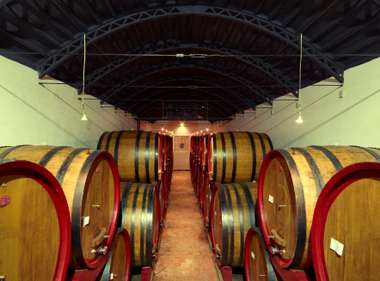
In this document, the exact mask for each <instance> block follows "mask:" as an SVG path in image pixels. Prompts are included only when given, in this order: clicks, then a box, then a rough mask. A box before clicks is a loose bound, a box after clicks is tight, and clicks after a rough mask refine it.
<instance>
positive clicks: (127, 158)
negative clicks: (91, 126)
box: [98, 131, 173, 218]
mask: <svg viewBox="0 0 380 281" xmlns="http://www.w3.org/2000/svg"><path fill="white" fill-rule="evenodd" d="M98 149H99V150H104V151H107V152H109V153H110V154H111V155H112V156H113V157H114V159H115V161H116V163H117V167H118V170H119V175H120V181H121V182H122V183H123V185H125V183H148V184H154V183H159V184H160V188H159V189H160V201H162V202H161V214H162V217H163V218H164V217H165V215H166V210H167V207H168V198H169V192H170V186H171V178H172V172H173V138H172V137H171V136H169V135H165V134H160V133H154V132H145V131H119V132H105V133H103V134H102V135H101V137H100V139H99V142H98Z"/></svg>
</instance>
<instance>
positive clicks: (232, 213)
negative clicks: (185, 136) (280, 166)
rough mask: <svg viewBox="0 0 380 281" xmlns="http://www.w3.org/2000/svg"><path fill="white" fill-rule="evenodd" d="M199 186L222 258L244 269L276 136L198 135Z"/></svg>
mask: <svg viewBox="0 0 380 281" xmlns="http://www.w3.org/2000/svg"><path fill="white" fill-rule="evenodd" d="M191 147H192V149H191V156H190V166H191V171H192V172H191V173H192V181H193V186H194V190H195V192H196V194H197V197H198V199H199V205H200V207H201V210H202V214H203V217H204V222H205V225H206V227H207V228H208V230H209V234H210V240H211V243H212V248H213V251H214V253H215V257H216V259H217V262H218V264H219V265H220V266H221V267H225V266H229V267H231V268H234V269H238V270H239V269H241V268H242V267H243V264H244V244H245V237H246V234H247V233H248V231H249V229H250V228H251V227H255V226H256V225H257V215H256V199H257V182H256V180H257V177H258V174H259V171H260V168H261V163H262V161H263V159H264V157H265V155H266V154H267V153H269V152H270V151H271V150H272V143H271V140H270V138H269V137H268V136H267V135H265V134H260V133H251V132H226V133H217V134H205V135H201V136H193V137H192V141H191Z"/></svg>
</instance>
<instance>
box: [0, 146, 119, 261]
mask: <svg viewBox="0 0 380 281" xmlns="http://www.w3.org/2000/svg"><path fill="white" fill-rule="evenodd" d="M0 159H17V160H28V161H31V162H34V163H37V164H39V165H41V166H44V167H45V168H46V169H47V170H49V171H50V172H51V173H52V174H53V175H54V176H55V177H56V178H57V180H58V181H59V182H60V184H61V186H62V189H63V191H64V193H65V197H66V200H67V203H68V205H69V209H70V214H71V224H72V239H73V241H72V255H73V259H72V266H73V267H76V268H98V266H100V265H102V264H103V263H104V262H105V260H104V257H103V256H104V255H105V254H106V253H107V251H106V250H107V248H109V247H110V246H111V244H112V240H113V237H114V235H115V232H116V223H117V215H118V210H119V204H120V203H119V202H120V191H119V181H118V173H117V168H116V165H115V162H114V161H113V159H112V157H111V155H110V154H109V153H106V152H100V151H91V150H89V149H87V148H77V149H74V148H71V147H52V146H30V145H26V146H15V147H8V148H7V149H5V150H3V151H2V153H1V154H0Z"/></svg>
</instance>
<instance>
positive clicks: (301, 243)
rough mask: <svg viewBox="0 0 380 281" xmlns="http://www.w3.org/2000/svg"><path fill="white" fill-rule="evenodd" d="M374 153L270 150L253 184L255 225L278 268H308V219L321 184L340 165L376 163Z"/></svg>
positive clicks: (316, 148) (351, 149)
mask: <svg viewBox="0 0 380 281" xmlns="http://www.w3.org/2000/svg"><path fill="white" fill-rule="evenodd" d="M379 154H380V152H379V151H378V150H376V149H369V148H362V147H348V146H325V147H320V146H312V147H308V148H291V149H289V150H278V151H273V152H271V153H270V154H269V155H268V156H267V157H266V158H265V160H264V163H263V166H262V171H261V174H260V178H259V185H258V188H259V196H258V207H259V213H260V224H261V228H262V231H263V236H264V240H265V243H266V244H267V247H268V248H270V249H271V250H272V252H273V253H274V254H278V255H279V257H280V259H281V264H280V266H281V267H283V268H288V267H290V268H308V267H310V265H311V255H310V253H309V239H310V228H311V221H312V218H313V213H314V208H315V204H316V201H317V199H318V196H319V194H320V192H321V190H322V189H323V187H324V186H325V183H326V182H327V181H328V180H329V179H330V178H331V177H332V176H333V175H334V174H335V173H337V172H338V171H339V170H341V169H342V168H343V167H345V166H348V165H350V164H353V163H357V162H363V161H376V160H377V159H378V158H379V156H378V155H379Z"/></svg>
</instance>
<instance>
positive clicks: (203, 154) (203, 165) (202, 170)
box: [195, 136, 208, 205]
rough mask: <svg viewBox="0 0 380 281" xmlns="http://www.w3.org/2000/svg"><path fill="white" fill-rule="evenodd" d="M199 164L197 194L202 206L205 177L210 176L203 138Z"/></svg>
mask: <svg viewBox="0 0 380 281" xmlns="http://www.w3.org/2000/svg"><path fill="white" fill-rule="evenodd" d="M198 155H199V156H198V163H197V178H196V182H195V192H196V194H197V196H198V200H199V201H200V204H201V205H202V203H203V202H202V200H201V198H203V194H202V191H203V190H202V189H203V182H204V177H205V176H206V175H208V173H207V172H206V170H205V168H206V137H205V136H201V137H200V140H199V154H198Z"/></svg>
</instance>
